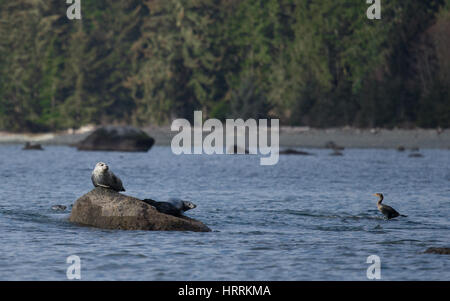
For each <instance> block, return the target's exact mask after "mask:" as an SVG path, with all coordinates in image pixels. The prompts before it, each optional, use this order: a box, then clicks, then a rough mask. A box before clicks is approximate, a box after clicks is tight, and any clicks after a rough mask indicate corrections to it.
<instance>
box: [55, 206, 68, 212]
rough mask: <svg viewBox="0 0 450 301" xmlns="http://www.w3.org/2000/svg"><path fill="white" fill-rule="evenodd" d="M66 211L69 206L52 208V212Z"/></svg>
mask: <svg viewBox="0 0 450 301" xmlns="http://www.w3.org/2000/svg"><path fill="white" fill-rule="evenodd" d="M66 209H67V206H64V205H53V206H52V210H55V211H64V210H66Z"/></svg>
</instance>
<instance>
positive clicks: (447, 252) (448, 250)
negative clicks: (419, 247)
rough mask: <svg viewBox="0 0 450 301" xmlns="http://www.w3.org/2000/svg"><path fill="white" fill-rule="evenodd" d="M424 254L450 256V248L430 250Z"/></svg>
mask: <svg viewBox="0 0 450 301" xmlns="http://www.w3.org/2000/svg"><path fill="white" fill-rule="evenodd" d="M424 253H426V254H441V255H450V248H434V247H432V248H428V249H427V250H426V251H425V252H424Z"/></svg>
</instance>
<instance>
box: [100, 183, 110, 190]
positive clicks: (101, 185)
mask: <svg viewBox="0 0 450 301" xmlns="http://www.w3.org/2000/svg"><path fill="white" fill-rule="evenodd" d="M97 186H98V187H103V188H108V189H110V188H111V187H109V186H106V185H103V184H97Z"/></svg>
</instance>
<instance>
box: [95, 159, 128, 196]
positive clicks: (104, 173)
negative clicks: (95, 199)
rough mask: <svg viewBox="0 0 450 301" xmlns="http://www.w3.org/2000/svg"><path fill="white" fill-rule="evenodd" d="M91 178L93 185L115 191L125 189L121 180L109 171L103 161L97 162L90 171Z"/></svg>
mask: <svg viewBox="0 0 450 301" xmlns="http://www.w3.org/2000/svg"><path fill="white" fill-rule="evenodd" d="M91 180H92V184H94V186H95V187H103V188H108V189H112V190H115V191H125V188H123V185H122V181H121V180H120V179H119V178H118V177H117V176H116V175H115V174H114V173H113V172H112V171H110V170H109V166H108V165H107V164H106V163H103V162H98V163H97V164H96V165H95V168H94V170H93V171H92V176H91Z"/></svg>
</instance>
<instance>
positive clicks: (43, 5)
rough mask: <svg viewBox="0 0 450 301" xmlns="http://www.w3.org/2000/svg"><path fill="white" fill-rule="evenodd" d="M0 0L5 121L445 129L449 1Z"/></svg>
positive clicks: (46, 127) (449, 114)
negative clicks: (73, 4)
mask: <svg viewBox="0 0 450 301" xmlns="http://www.w3.org/2000/svg"><path fill="white" fill-rule="evenodd" d="M81 3H82V20H73V21H70V20H68V19H67V17H66V10H67V5H66V4H65V1H60V0H15V1H7V0H0V129H3V130H9V131H31V132H43V131H51V130H62V129H67V128H78V127H80V126H82V125H85V124H90V123H94V124H106V123H127V124H134V125H147V124H167V123H170V121H171V120H172V119H173V118H187V119H192V118H193V111H194V110H202V111H203V116H204V117H205V118H219V119H225V118H244V119H247V118H267V117H269V118H279V119H280V121H281V124H284V125H301V126H304V125H307V126H313V127H331V126H345V125H349V126H355V127H394V126H399V127H414V126H419V127H445V128H449V127H450V93H449V89H450V88H449V87H450V52H449V49H450V0H430V1H422V0H409V1H404V0H390V1H382V2H381V3H382V19H381V20H368V19H367V17H366V11H367V8H368V5H367V4H366V1H362V0H340V1H335V0H322V1H313V0H170V1H168V0H121V1H107V0H82V1H81Z"/></svg>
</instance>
